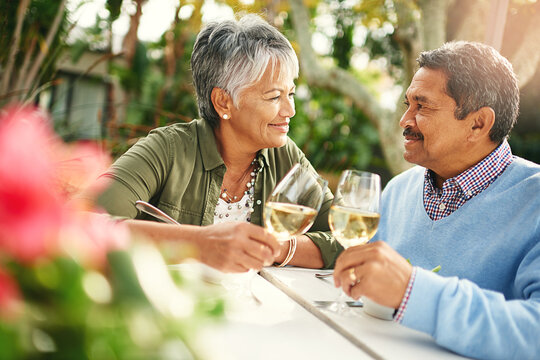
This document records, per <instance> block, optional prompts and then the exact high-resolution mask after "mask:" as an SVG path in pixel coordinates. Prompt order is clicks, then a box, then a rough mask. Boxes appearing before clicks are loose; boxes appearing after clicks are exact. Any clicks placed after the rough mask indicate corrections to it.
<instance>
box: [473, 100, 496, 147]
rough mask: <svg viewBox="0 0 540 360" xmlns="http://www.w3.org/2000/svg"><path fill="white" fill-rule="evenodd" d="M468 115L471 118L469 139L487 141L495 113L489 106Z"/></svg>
mask: <svg viewBox="0 0 540 360" xmlns="http://www.w3.org/2000/svg"><path fill="white" fill-rule="evenodd" d="M470 115H471V116H472V126H471V130H472V131H471V136H470V139H471V140H475V141H478V140H481V139H485V138H487V139H488V140H489V139H490V138H489V133H490V131H491V128H493V125H494V124H495V111H493V109H492V108H490V107H489V106H484V107H482V108H480V109H478V110H477V111H475V112H474V113H471V114H470ZM490 141H491V140H490Z"/></svg>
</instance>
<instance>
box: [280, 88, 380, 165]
mask: <svg viewBox="0 0 540 360" xmlns="http://www.w3.org/2000/svg"><path fill="white" fill-rule="evenodd" d="M304 91H305V92H306V94H305V95H304V94H303V92H304ZM297 93H300V94H301V95H299V96H297V98H296V115H295V117H294V118H293V119H292V120H291V131H290V137H291V138H292V139H293V140H294V141H295V142H296V143H297V144H298V146H299V147H300V148H301V149H302V150H303V151H304V153H306V156H307V157H308V158H309V160H310V161H311V163H312V164H313V166H314V167H315V168H316V169H318V170H321V171H325V172H334V173H336V172H340V171H341V170H344V169H346V168H356V169H367V168H368V167H371V166H376V165H378V163H377V159H378V156H377V155H376V154H377V153H378V149H377V147H378V141H379V137H378V134H377V130H376V129H375V128H374V127H373V125H371V123H369V121H368V120H367V118H366V117H365V116H364V114H363V113H362V112H361V111H360V110H358V109H357V108H356V107H354V106H353V105H352V103H351V101H350V99H347V98H343V97H342V96H338V95H335V94H333V93H331V92H329V91H326V90H323V89H317V88H311V89H309V91H307V87H306V86H305V85H301V86H299V89H298V91H297Z"/></svg>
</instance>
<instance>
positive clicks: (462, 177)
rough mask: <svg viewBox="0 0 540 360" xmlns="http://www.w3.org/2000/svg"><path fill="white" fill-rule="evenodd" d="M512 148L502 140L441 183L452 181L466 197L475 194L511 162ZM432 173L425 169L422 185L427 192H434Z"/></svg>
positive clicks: (468, 197)
mask: <svg viewBox="0 0 540 360" xmlns="http://www.w3.org/2000/svg"><path fill="white" fill-rule="evenodd" d="M512 159H513V157H512V150H511V149H510V145H509V144H508V141H506V140H504V141H503V142H502V143H501V144H500V145H499V146H498V147H497V148H496V149H495V150H493V151H492V152H491V153H490V154H489V155H488V156H486V157H485V158H484V159H482V160H481V161H480V162H479V163H477V164H476V165H474V166H472V167H470V168H469V169H467V170H465V171H464V172H462V173H461V174H459V175H457V176H455V177H453V178H450V179H447V180H446V181H445V182H444V184H443V189H444V187H445V184H450V183H454V184H456V185H457V186H458V187H459V188H460V189H461V191H462V193H463V196H464V197H465V198H467V199H470V198H471V197H473V196H475V195H477V194H478V193H480V192H481V191H482V190H484V189H485V188H486V187H488V185H489V184H491V183H492V182H493V181H495V179H496V178H497V177H499V175H501V174H502V173H503V171H504V170H505V169H506V167H507V166H508V165H509V164H510V163H511V162H512ZM434 181H435V180H434V174H433V172H432V171H431V170H429V169H426V172H425V176H424V186H425V187H426V190H427V191H428V192H429V193H433V192H436V191H437V190H438V189H437V188H436V187H435V182H434Z"/></svg>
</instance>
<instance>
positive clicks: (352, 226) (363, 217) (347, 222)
mask: <svg viewBox="0 0 540 360" xmlns="http://www.w3.org/2000/svg"><path fill="white" fill-rule="evenodd" d="M379 218H380V215H379V214H378V213H374V212H366V211H362V210H358V209H354V208H349V207H346V206H339V205H332V207H331V208H330V214H329V218H328V222H329V224H330V229H331V230H332V234H333V235H334V237H335V238H336V239H337V241H339V243H340V244H341V246H343V247H344V248H345V249H347V248H349V247H351V246H357V245H362V244H365V243H367V242H368V241H369V239H371V238H372V237H373V235H375V233H376V232H377V227H378V226H379Z"/></svg>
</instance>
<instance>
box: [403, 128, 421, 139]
mask: <svg viewBox="0 0 540 360" xmlns="http://www.w3.org/2000/svg"><path fill="white" fill-rule="evenodd" d="M403 136H406V137H411V138H414V139H415V140H424V135H422V133H420V132H414V131H412V128H410V127H408V128H405V130H403Z"/></svg>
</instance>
